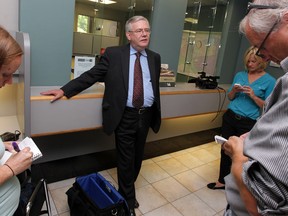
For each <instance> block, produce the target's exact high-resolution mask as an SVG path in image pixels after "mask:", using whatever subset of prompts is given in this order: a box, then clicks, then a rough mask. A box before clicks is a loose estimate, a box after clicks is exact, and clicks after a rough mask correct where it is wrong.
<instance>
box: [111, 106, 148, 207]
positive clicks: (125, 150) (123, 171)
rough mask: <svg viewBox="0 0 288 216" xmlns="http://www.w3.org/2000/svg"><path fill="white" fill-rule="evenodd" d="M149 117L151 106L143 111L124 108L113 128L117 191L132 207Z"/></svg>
mask: <svg viewBox="0 0 288 216" xmlns="http://www.w3.org/2000/svg"><path fill="white" fill-rule="evenodd" d="M151 119H152V110H151V108H148V109H147V110H145V111H143V112H139V111H138V110H136V109H134V108H126V109H125V111H124V114H123V117H122V119H121V122H120V124H119V125H118V127H117V129H116V130H115V141H116V149H117V175H118V186H119V189H118V191H119V193H120V194H121V195H122V196H123V197H124V198H125V199H126V201H127V203H128V205H129V207H130V208H134V203H135V198H136V196H135V186H134V182H135V181H136V179H137V177H138V174H139V172H140V169H141V164H142V159H143V155H144V146H145V143H146V138H147V134H148V131H149V126H150V123H151Z"/></svg>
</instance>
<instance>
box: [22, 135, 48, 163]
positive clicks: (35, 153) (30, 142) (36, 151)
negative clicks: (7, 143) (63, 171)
mask: <svg viewBox="0 0 288 216" xmlns="http://www.w3.org/2000/svg"><path fill="white" fill-rule="evenodd" d="M18 146H19V149H20V150H22V149H24V148H25V147H29V148H30V151H31V152H33V158H32V160H33V161H35V160H37V159H38V158H40V157H42V156H43V154H42V152H41V151H40V149H39V148H38V146H37V145H36V144H35V142H34V141H33V139H32V138H30V137H26V138H25V139H24V140H22V141H21V142H20V143H18Z"/></svg>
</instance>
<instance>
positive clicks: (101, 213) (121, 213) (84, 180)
mask: <svg viewBox="0 0 288 216" xmlns="http://www.w3.org/2000/svg"><path fill="white" fill-rule="evenodd" d="M66 194H67V196H68V205H69V208H70V215H71V216H110V215H111V216H125V215H127V212H128V208H127V204H126V201H125V199H124V198H123V197H122V196H121V195H120V194H119V193H118V191H117V190H116V189H115V188H114V187H113V186H112V185H111V184H110V183H109V182H108V181H107V180H106V179H105V178H104V177H103V176H101V175H100V174H99V173H93V174H90V175H87V176H82V177H77V178H76V181H75V183H74V184H73V186H72V187H71V188H70V189H69V190H68V191H67V192H66Z"/></svg>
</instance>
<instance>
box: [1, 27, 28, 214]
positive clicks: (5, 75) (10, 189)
mask: <svg viewBox="0 0 288 216" xmlns="http://www.w3.org/2000/svg"><path fill="white" fill-rule="evenodd" d="M22 54H23V52H22V49H21V48H20V46H19V45H18V43H17V42H16V41H15V40H14V38H13V37H11V35H10V34H9V33H8V32H7V31H6V30H5V29H3V28H2V27H0V88H2V87H4V86H5V84H11V83H12V75H13V73H14V72H15V71H16V70H17V69H18V67H19V66H20V64H21V61H22ZM6 151H7V152H6ZM8 151H9V152H11V153H12V154H11V156H10V157H9V158H8V160H6V161H5V159H4V158H5V156H7V155H9V153H8ZM32 155H33V154H32V152H30V149H29V148H25V149H23V150H21V151H20V152H16V151H15V150H14V149H13V147H12V145H11V143H3V142H2V140H1V139H0V215H3V216H4V215H5V216H10V215H13V214H14V212H15V211H16V209H17V207H18V204H19V197H20V183H19V181H18V179H17V177H16V175H17V174H19V173H21V172H23V171H24V170H26V169H27V168H29V167H30V166H31V163H32Z"/></svg>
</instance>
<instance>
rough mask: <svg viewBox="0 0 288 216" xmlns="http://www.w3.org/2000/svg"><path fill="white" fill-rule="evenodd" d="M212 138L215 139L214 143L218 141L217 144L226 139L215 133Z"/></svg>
mask: <svg viewBox="0 0 288 216" xmlns="http://www.w3.org/2000/svg"><path fill="white" fill-rule="evenodd" d="M214 139H215V142H216V143H219V144H221V145H222V144H223V143H225V142H226V141H227V139H225V138H224V137H222V136H218V135H216V136H215V137H214Z"/></svg>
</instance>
